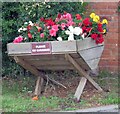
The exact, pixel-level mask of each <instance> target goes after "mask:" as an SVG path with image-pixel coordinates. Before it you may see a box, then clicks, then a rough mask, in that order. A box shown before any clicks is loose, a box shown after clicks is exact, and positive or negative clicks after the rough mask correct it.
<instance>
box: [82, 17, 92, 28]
mask: <svg viewBox="0 0 120 114" xmlns="http://www.w3.org/2000/svg"><path fill="white" fill-rule="evenodd" d="M83 24H84V25H85V26H89V25H92V23H91V22H90V18H85V19H84V20H83Z"/></svg>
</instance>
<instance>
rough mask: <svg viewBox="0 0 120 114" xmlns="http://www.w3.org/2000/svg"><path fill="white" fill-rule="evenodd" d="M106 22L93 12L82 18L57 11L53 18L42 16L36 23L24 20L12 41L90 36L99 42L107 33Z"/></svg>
mask: <svg viewBox="0 0 120 114" xmlns="http://www.w3.org/2000/svg"><path fill="white" fill-rule="evenodd" d="M107 24H108V21H107V20H106V19H103V20H101V19H100V17H99V16H98V15H96V14H95V13H91V14H90V17H86V18H82V16H81V15H80V14H76V15H75V16H74V18H73V16H72V14H70V13H67V12H64V13H63V14H60V13H58V15H57V16H56V18H55V19H53V18H47V19H46V18H43V17H42V18H40V20H39V21H38V22H37V23H33V22H32V21H29V22H25V23H24V25H23V26H22V27H21V28H20V29H19V30H18V32H19V33H20V36H18V37H16V38H15V39H14V41H13V42H14V43H20V42H34V41H37V42H40V41H54V40H57V41H62V40H68V41H71V40H78V39H84V38H87V37H91V38H92V39H93V40H95V42H96V43H97V44H99V43H102V42H103V41H104V38H103V35H105V34H106V33H107V26H106V25H107Z"/></svg>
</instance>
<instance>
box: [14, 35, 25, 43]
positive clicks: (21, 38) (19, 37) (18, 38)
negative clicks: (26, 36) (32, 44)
mask: <svg viewBox="0 0 120 114" xmlns="http://www.w3.org/2000/svg"><path fill="white" fill-rule="evenodd" d="M22 41H23V37H22V36H18V37H16V38H15V39H14V41H13V43H20V42H22Z"/></svg>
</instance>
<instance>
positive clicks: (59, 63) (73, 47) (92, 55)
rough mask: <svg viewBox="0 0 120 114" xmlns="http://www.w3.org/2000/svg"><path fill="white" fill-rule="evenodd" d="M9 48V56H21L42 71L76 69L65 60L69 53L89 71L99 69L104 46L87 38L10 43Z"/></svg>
mask: <svg viewBox="0 0 120 114" xmlns="http://www.w3.org/2000/svg"><path fill="white" fill-rule="evenodd" d="M7 48H8V55H10V56H19V57H20V58H21V59H24V60H25V61H26V62H28V63H29V64H31V65H32V66H34V67H36V68H37V69H40V70H65V69H74V67H73V66H72V65H71V64H70V63H69V62H68V61H67V60H66V58H65V54H67V53H69V54H70V55H71V56H72V57H73V58H74V60H75V61H76V62H77V63H78V64H79V65H80V66H81V67H82V68H83V69H86V70H89V69H95V68H97V66H98V63H99V60H100V57H101V54H102V52H103V49H104V45H103V44H100V45H97V44H96V43H95V42H94V41H93V40H92V39H91V38H86V39H84V40H79V41H50V42H29V43H19V44H13V43H9V44H8V45H7ZM36 50H37V51H38V52H35V51H36Z"/></svg>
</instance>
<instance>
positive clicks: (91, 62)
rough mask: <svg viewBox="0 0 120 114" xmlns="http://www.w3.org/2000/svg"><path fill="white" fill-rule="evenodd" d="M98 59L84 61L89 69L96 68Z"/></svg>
mask: <svg viewBox="0 0 120 114" xmlns="http://www.w3.org/2000/svg"><path fill="white" fill-rule="evenodd" d="M99 61H100V58H96V59H92V60H87V61H86V63H87V64H88V65H89V67H90V68H91V70H94V69H97V68H98V64H99Z"/></svg>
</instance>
